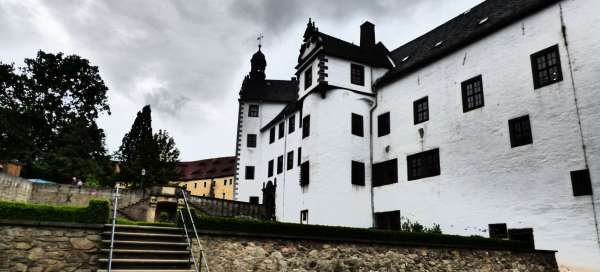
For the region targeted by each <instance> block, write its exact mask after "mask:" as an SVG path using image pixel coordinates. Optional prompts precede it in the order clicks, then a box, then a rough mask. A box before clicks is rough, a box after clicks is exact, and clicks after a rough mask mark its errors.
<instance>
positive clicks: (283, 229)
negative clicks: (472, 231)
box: [186, 215, 533, 251]
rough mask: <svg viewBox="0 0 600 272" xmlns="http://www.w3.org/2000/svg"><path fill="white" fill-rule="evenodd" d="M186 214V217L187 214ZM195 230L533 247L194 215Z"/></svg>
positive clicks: (520, 246)
mask: <svg viewBox="0 0 600 272" xmlns="http://www.w3.org/2000/svg"><path fill="white" fill-rule="evenodd" d="M186 217H187V216H186ZM194 217H195V222H196V228H198V230H213V231H226V232H240V233H245V234H248V233H250V234H258V235H263V236H264V235H280V236H287V237H290V236H296V237H298V238H303V237H305V238H316V239H323V240H355V241H364V242H381V243H393V244H399V245H423V246H442V247H466V248H480V249H506V250H527V251H529V250H532V249H533V245H531V244H529V243H524V242H520V241H508V240H497V239H489V238H483V237H478V236H470V237H466V236H458V235H444V234H434V233H415V232H403V231H386V230H375V229H360V228H347V227H332V226H320V225H302V224H292V223H280V222H272V221H259V220H247V219H238V218H228V217H211V216H197V215H194ZM186 219H187V218H186Z"/></svg>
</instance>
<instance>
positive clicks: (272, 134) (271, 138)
mask: <svg viewBox="0 0 600 272" xmlns="http://www.w3.org/2000/svg"><path fill="white" fill-rule="evenodd" d="M273 142H275V127H272V128H271V129H269V144H272V143H273Z"/></svg>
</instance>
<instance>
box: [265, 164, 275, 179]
mask: <svg viewBox="0 0 600 272" xmlns="http://www.w3.org/2000/svg"><path fill="white" fill-rule="evenodd" d="M274 163H275V162H274V161H273V160H270V161H269V166H268V169H267V173H268V177H272V176H273V164H274Z"/></svg>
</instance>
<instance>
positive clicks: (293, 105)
mask: <svg viewBox="0 0 600 272" xmlns="http://www.w3.org/2000/svg"><path fill="white" fill-rule="evenodd" d="M300 107H302V101H300V100H297V101H293V102H289V103H288V104H287V105H286V106H285V107H284V108H283V110H281V112H279V114H277V115H276V116H275V117H274V118H273V119H272V120H271V121H270V122H269V123H268V124H266V125H265V126H263V127H262V128H261V129H260V131H261V132H263V131H265V130H267V129H269V128H270V127H271V126H273V125H275V124H277V123H279V121H282V120H283V119H284V118H285V117H287V116H289V115H290V114H291V113H293V112H296V111H298V110H299V109H300Z"/></svg>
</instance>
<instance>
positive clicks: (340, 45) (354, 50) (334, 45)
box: [296, 29, 393, 68]
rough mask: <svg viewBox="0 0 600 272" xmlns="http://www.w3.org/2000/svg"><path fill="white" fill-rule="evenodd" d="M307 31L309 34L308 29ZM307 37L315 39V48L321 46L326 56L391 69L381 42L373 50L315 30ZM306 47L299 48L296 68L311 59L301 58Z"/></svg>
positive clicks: (386, 52)
mask: <svg viewBox="0 0 600 272" xmlns="http://www.w3.org/2000/svg"><path fill="white" fill-rule="evenodd" d="M307 31H308V32H310V29H308V30H307ZM307 35H310V36H312V39H313V40H314V39H316V42H317V47H319V46H322V47H323V49H322V52H323V53H325V54H327V55H330V56H334V57H338V58H341V59H347V60H352V61H356V62H360V63H364V64H368V65H372V66H376V67H386V68H392V67H393V66H392V63H391V62H390V60H389V59H388V58H387V55H388V53H389V51H388V49H387V48H386V47H385V45H383V43H381V42H379V43H377V44H376V45H375V47H374V48H370V49H366V48H362V47H360V46H358V45H356V44H352V43H349V42H347V41H344V40H341V39H338V38H336V37H332V36H329V35H327V34H325V33H322V32H319V31H318V30H316V29H315V30H314V32H313V33H312V34H307ZM307 46H308V44H307V43H305V44H303V45H302V47H301V48H300V56H299V57H298V66H296V68H298V67H300V66H301V65H302V64H304V63H306V60H307V59H310V58H311V56H308V57H305V58H304V59H302V58H301V56H302V54H303V53H304V50H306V48H307Z"/></svg>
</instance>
